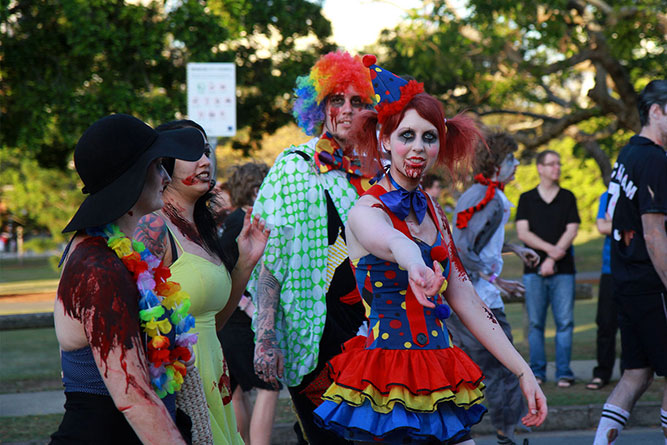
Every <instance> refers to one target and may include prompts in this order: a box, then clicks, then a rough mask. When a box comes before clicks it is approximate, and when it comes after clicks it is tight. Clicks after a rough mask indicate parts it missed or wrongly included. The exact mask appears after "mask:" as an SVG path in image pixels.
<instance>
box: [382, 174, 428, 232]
mask: <svg viewBox="0 0 667 445" xmlns="http://www.w3.org/2000/svg"><path fill="white" fill-rule="evenodd" d="M387 178H389V181H391V185H393V186H394V187H395V188H396V190H392V191H391V192H387V193H385V194H384V195H380V201H382V203H383V204H384V205H386V206H387V207H388V208H389V210H391V211H392V212H393V213H394V215H396V216H397V217H398V218H399V219H401V220H405V218H407V216H408V215H409V214H410V209H412V210H414V211H415V215H417V221H418V222H419V224H421V223H422V221H423V220H424V216H425V215H426V207H427V203H426V196H424V194H423V193H422V192H421V191H420V190H419V187H417V188H416V189H415V190H413V191H411V192H409V191H407V190H405V189H404V188H403V187H401V186H400V185H398V183H396V181H394V178H392V177H391V174H389V172H387Z"/></svg>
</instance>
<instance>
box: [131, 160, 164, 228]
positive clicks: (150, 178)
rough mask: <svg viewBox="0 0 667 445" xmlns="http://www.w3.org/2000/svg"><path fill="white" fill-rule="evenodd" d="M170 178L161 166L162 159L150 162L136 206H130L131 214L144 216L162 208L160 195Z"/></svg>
mask: <svg viewBox="0 0 667 445" xmlns="http://www.w3.org/2000/svg"><path fill="white" fill-rule="evenodd" d="M170 182H171V178H170V177H169V175H168V174H167V171H166V170H165V169H164V167H163V165H162V158H158V159H156V160H154V161H153V162H151V164H150V165H149V166H148V171H147V172H146V182H145V183H144V188H143V190H142V191H141V195H139V199H138V200H137V202H136V204H135V205H134V206H132V210H131V212H132V214H139V215H146V214H148V213H150V212H153V211H155V210H158V209H160V208H161V207H162V205H163V201H162V193H163V192H164V189H165V188H167V186H168V185H169V183H170Z"/></svg>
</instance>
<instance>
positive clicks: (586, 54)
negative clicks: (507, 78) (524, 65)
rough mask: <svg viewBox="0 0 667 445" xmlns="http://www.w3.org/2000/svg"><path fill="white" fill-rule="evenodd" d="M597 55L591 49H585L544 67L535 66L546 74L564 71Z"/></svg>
mask: <svg viewBox="0 0 667 445" xmlns="http://www.w3.org/2000/svg"><path fill="white" fill-rule="evenodd" d="M594 56H595V52H594V51H592V50H590V49H585V50H583V51H581V52H579V53H577V54H575V55H574V56H572V57H568V58H567V59H564V60H561V61H558V62H554V63H552V64H550V65H547V66H545V67H544V68H542V67H534V69H536V70H539V71H541V72H543V73H544V74H553V73H557V72H559V71H563V70H564V69H566V68H570V67H571V66H575V65H578V64H580V63H581V62H584V61H586V60H591V59H593V57H594Z"/></svg>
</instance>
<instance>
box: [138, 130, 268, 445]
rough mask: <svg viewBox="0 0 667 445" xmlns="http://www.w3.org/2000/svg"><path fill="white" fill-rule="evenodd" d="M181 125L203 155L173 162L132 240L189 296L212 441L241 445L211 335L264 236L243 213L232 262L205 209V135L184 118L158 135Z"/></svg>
mask: <svg viewBox="0 0 667 445" xmlns="http://www.w3.org/2000/svg"><path fill="white" fill-rule="evenodd" d="M184 127H192V128H196V129H198V130H199V134H200V136H201V138H202V140H203V141H204V143H205V147H206V150H205V152H204V154H203V155H202V156H201V158H199V159H198V160H196V161H193V162H185V161H180V160H177V161H176V162H175V163H174V165H173V175H172V176H173V181H172V183H171V184H170V186H169V187H167V188H166V189H165V191H164V202H165V204H164V206H163V207H162V209H161V210H160V211H158V212H155V213H152V214H150V215H147V216H146V217H144V218H143V219H142V220H141V221H140V223H139V226H138V227H137V230H136V231H135V238H136V239H137V240H139V241H142V242H143V243H144V244H145V245H146V247H148V248H149V249H150V250H151V251H152V252H153V253H154V254H155V255H157V256H158V257H160V258H162V260H163V262H164V264H165V265H167V266H169V269H170V270H171V273H172V276H174V278H175V279H176V280H177V281H179V282H180V283H181V286H182V288H183V290H185V291H186V292H188V293H189V294H190V298H191V302H192V304H191V306H190V313H191V314H192V315H193V316H194V317H195V327H194V332H196V333H197V334H198V335H199V341H198V343H197V345H196V346H195V365H196V366H197V368H198V369H199V372H200V374H201V378H202V383H203V385H204V393H205V395H206V402H207V405H208V408H209V418H210V421H211V431H212V433H213V439H214V442H215V443H216V444H237V443H238V444H240V443H243V441H242V439H241V436H240V435H239V433H238V431H237V427H236V419H235V417H234V411H233V409H232V405H231V398H232V394H231V389H230V386H229V383H230V382H229V372H228V370H227V365H226V363H225V360H224V357H223V355H222V348H221V346H220V342H219V341H218V338H217V336H216V330H217V329H219V328H221V327H222V326H223V325H224V324H225V322H226V321H227V319H229V317H230V316H231V314H232V312H234V309H235V308H236V307H237V306H238V303H239V301H240V299H241V295H242V294H243V291H244V290H245V287H246V284H247V282H248V278H249V277H250V273H251V271H252V269H253V268H254V267H255V264H256V263H257V261H258V260H259V257H260V256H261V255H262V252H263V251H264V247H265V245H266V240H267V239H268V231H267V230H265V228H264V223H263V222H260V221H259V220H258V219H257V218H255V220H254V221H252V222H251V220H250V213H248V214H247V215H246V217H245V218H244V222H243V229H242V230H241V232H240V234H239V236H238V239H237V244H238V249H239V256H238V260H237V261H236V263H235V264H233V262H232V259H231V256H230V255H229V254H228V253H227V252H225V250H224V249H223V248H222V245H221V243H220V240H219V238H218V237H217V233H216V224H215V220H214V217H213V214H212V211H211V210H210V207H209V206H208V200H209V199H210V198H211V197H212V193H211V187H212V185H211V178H212V177H213V170H212V164H211V160H210V156H211V150H210V147H209V145H208V143H207V142H206V140H207V139H206V133H205V132H204V130H203V129H202V128H201V127H200V126H199V125H198V124H196V123H195V122H192V121H187V120H186V121H175V122H170V123H167V124H163V125H161V126H160V127H158V130H159V131H168V130H169V129H173V128H184Z"/></svg>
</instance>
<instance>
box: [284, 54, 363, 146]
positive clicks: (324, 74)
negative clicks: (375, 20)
mask: <svg viewBox="0 0 667 445" xmlns="http://www.w3.org/2000/svg"><path fill="white" fill-rule="evenodd" d="M350 86H352V87H354V89H355V90H356V91H357V93H359V95H360V96H361V98H362V100H363V101H364V102H365V103H368V104H371V105H372V104H373V98H374V96H375V92H374V91H373V85H372V84H371V77H370V73H369V71H368V68H367V67H365V66H364V64H363V63H362V61H361V58H360V57H359V56H354V57H352V56H351V55H350V54H349V53H347V52H345V51H335V52H331V53H328V54H325V55H324V56H322V57H320V59H319V60H318V61H317V63H315V65H314V66H313V68H312V69H311V70H310V73H309V74H308V75H307V76H300V77H298V78H297V79H296V88H294V95H295V99H294V103H293V105H292V115H294V117H295V119H296V121H297V124H298V125H299V127H301V129H302V130H303V131H304V132H305V133H306V134H307V135H309V136H314V135H319V134H320V132H321V131H322V123H323V122H324V118H325V116H324V106H325V104H326V101H325V99H326V98H327V96H329V95H330V94H333V93H342V92H344V91H345V90H346V89H347V88H348V87H350Z"/></svg>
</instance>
